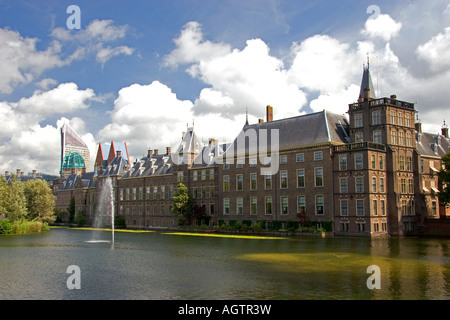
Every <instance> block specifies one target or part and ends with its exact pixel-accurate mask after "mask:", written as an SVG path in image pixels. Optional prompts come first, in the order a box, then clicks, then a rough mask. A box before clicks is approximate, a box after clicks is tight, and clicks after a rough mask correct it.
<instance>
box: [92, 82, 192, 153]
mask: <svg viewBox="0 0 450 320" xmlns="http://www.w3.org/2000/svg"><path fill="white" fill-rule="evenodd" d="M192 105H193V104H192V102H191V101H188V100H184V101H182V100H179V99H178V98H177V96H176V95H175V94H174V93H173V92H172V90H171V89H170V88H169V87H167V86H166V85H164V84H162V83H160V82H158V81H154V82H152V83H151V84H149V85H140V84H133V85H131V86H129V87H126V88H122V89H121V90H120V91H119V94H118V97H117V99H116V100H115V101H114V110H113V111H112V112H111V123H110V124H108V125H106V126H105V127H104V128H103V129H102V130H100V132H99V134H98V137H99V140H100V141H104V142H108V141H111V140H115V141H120V142H127V145H128V147H129V152H130V155H132V154H134V155H136V156H140V155H142V153H143V152H145V150H146V148H148V147H151V148H152V149H158V148H165V147H168V146H170V147H171V146H173V145H174V144H175V143H176V142H179V140H180V137H181V132H182V131H185V128H186V122H190V121H191V120H192V113H191V108H192Z"/></svg>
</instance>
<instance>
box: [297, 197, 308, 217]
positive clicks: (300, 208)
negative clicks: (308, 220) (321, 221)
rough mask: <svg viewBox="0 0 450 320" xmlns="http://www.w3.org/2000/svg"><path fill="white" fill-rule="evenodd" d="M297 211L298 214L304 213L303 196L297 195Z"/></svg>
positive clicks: (304, 203) (304, 202)
mask: <svg viewBox="0 0 450 320" xmlns="http://www.w3.org/2000/svg"><path fill="white" fill-rule="evenodd" d="M297 212H298V213H300V214H304V213H306V201H305V196H297Z"/></svg>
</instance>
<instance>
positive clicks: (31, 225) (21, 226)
mask: <svg viewBox="0 0 450 320" xmlns="http://www.w3.org/2000/svg"><path fill="white" fill-rule="evenodd" d="M49 230H50V228H49V226H48V224H47V223H43V222H40V221H27V220H17V221H10V220H9V219H3V220H1V221H0V234H27V233H36V232H42V231H49Z"/></svg>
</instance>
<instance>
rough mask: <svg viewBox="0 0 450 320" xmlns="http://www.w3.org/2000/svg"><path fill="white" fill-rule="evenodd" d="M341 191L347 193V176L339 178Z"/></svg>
mask: <svg viewBox="0 0 450 320" xmlns="http://www.w3.org/2000/svg"><path fill="white" fill-rule="evenodd" d="M339 191H340V193H347V192H348V188H347V178H339Z"/></svg>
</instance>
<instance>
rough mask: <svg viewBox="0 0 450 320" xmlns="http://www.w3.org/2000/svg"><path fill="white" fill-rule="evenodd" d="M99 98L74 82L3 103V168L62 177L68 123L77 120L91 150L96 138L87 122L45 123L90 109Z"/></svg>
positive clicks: (0, 154) (0, 114)
mask: <svg viewBox="0 0 450 320" xmlns="http://www.w3.org/2000/svg"><path fill="white" fill-rule="evenodd" d="M95 99H97V98H96V96H95V93H94V92H93V90H92V89H85V90H80V89H78V86H77V85H76V84H74V83H62V84H60V85H58V86H57V87H56V88H54V89H52V90H49V91H40V90H37V91H35V92H34V94H33V95H32V96H30V97H27V98H22V99H20V100H19V101H17V102H6V101H2V102H0V123H2V126H0V140H1V141H2V143H1V145H0V168H2V169H3V170H15V169H22V170H23V171H24V172H30V171H31V170H33V169H37V170H39V171H43V172H45V173H52V174H58V168H59V161H60V158H59V157H60V150H61V141H60V133H59V128H60V127H61V126H62V123H63V122H64V121H66V122H69V123H70V121H73V123H74V124H73V125H74V128H77V129H76V130H77V132H79V133H80V135H82V138H83V139H84V140H85V141H87V143H88V145H89V146H90V148H94V144H95V143H94V136H93V135H92V134H91V133H89V132H86V131H85V125H84V121H83V120H82V119H80V118H77V117H74V118H73V120H68V119H66V118H62V119H61V120H59V121H57V123H56V124H55V125H51V124H46V125H42V124H41V123H42V122H43V121H44V120H46V119H47V118H48V117H50V116H55V115H58V114H63V113H64V114H70V113H73V112H75V111H78V110H86V109H87V108H88V107H89V105H90V102H91V101H95ZM78 130H80V131H78ZM94 150H95V149H94ZM94 150H92V149H90V151H91V153H93V152H94V153H95V151H94ZM17 166H20V168H16V167H17Z"/></svg>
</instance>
